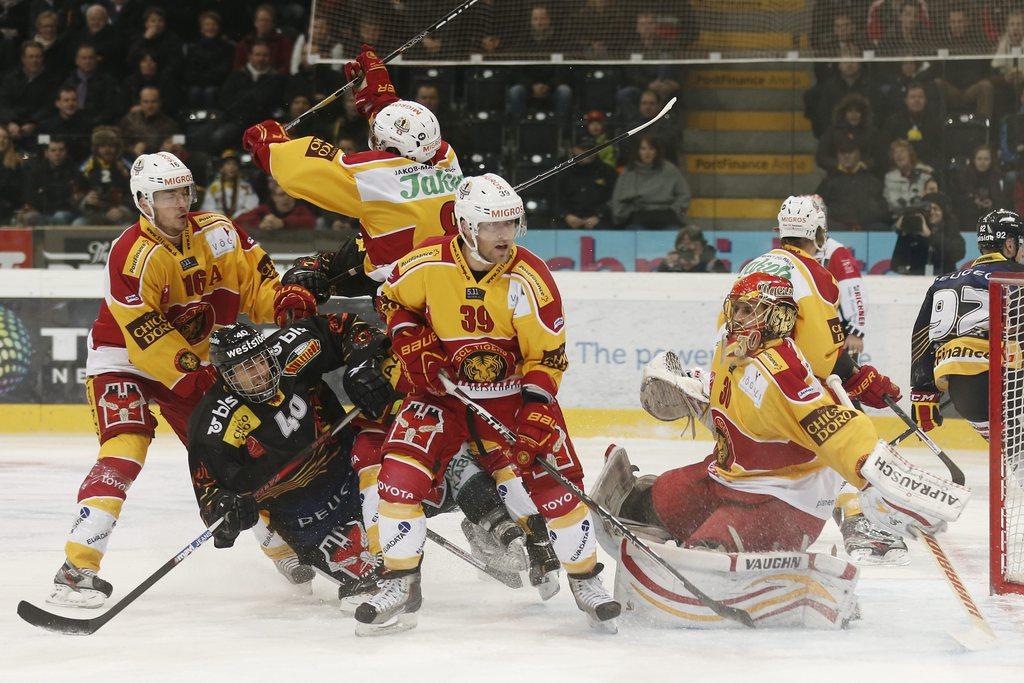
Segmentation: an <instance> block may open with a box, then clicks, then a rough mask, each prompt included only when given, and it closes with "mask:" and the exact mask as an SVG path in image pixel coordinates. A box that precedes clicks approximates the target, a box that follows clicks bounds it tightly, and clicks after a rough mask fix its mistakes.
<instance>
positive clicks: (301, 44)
mask: <svg viewBox="0 0 1024 683" xmlns="http://www.w3.org/2000/svg"><path fill="white" fill-rule="evenodd" d="M309 28H310V31H309V32H308V33H302V34H300V35H299V37H298V38H296V39H295V43H294V44H293V45H292V58H291V62H290V65H289V67H288V73H290V74H292V75H293V76H294V75H295V74H297V73H299V72H300V71H305V70H307V69H315V68H316V67H317V66H321V65H319V64H310V63H309V53H310V51H312V53H313V54H314V55H317V56H319V57H326V58H330V59H332V60H334V61H335V62H337V63H335V64H333V65H330V66H328V68H330V69H332V70H334V71H341V69H342V64H341V62H343V61H344V59H345V57H346V56H350V55H353V54H356V53H358V51H359V48H358V46H357V45H356V44H355V41H354V40H351V41H349V42H350V46H348V47H346V45H345V43H344V42H343V41H342V40H340V39H338V38H339V36H334V38H335V40H334V41H332V40H331V38H332V35H331V31H330V29H329V27H328V26H327V19H326V18H324V17H322V16H314V17H313V19H312V20H311V21H310V26H309ZM350 36H351V32H349V34H348V37H350ZM424 40H427V38H424ZM310 43H312V44H310ZM322 66H327V65H322Z"/></svg>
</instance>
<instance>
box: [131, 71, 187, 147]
mask: <svg viewBox="0 0 1024 683" xmlns="http://www.w3.org/2000/svg"><path fill="white" fill-rule="evenodd" d="M161 106H162V100H161V97H160V89H159V88H156V87H153V86H147V87H145V88H143V89H142V90H141V91H140V92H139V101H138V104H137V105H136V106H135V107H132V110H131V111H130V112H128V113H127V114H126V115H125V117H124V118H123V119H121V124H120V127H121V136H122V138H123V139H124V141H125V144H127V145H128V147H129V148H130V149H131V151H132V155H133V156H139V155H140V154H152V153H153V152H158V151H160V145H161V144H163V141H164V139H165V138H166V137H168V136H169V135H174V134H175V133H179V132H181V128H180V127H179V126H178V124H177V123H176V122H175V121H174V119H172V118H171V117H170V116H168V115H167V114H165V113H163V111H161Z"/></svg>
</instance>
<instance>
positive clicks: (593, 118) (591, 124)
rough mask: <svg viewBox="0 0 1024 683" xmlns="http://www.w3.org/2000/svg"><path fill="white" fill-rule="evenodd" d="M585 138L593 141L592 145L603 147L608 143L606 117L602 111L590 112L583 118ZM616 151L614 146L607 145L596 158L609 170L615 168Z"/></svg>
mask: <svg viewBox="0 0 1024 683" xmlns="http://www.w3.org/2000/svg"><path fill="white" fill-rule="evenodd" d="M583 125H584V132H585V134H586V135H585V137H589V138H591V139H593V141H594V144H596V145H603V144H604V143H606V142H608V140H609V135H608V117H607V116H605V115H604V112H603V111H600V110H598V109H594V110H591V111H589V112H587V114H586V115H585V116H584V117H583ZM617 155H618V151H617V150H616V149H615V145H609V146H607V147H605V148H604V149H602V150H601V151H600V152H598V153H597V158H598V159H600V160H601V162H602V163H604V164H607V165H608V167H609V168H615V164H616V159H617Z"/></svg>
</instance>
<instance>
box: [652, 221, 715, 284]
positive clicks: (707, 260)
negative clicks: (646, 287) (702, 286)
mask: <svg viewBox="0 0 1024 683" xmlns="http://www.w3.org/2000/svg"><path fill="white" fill-rule="evenodd" d="M654 270H655V271H656V272H658V273H728V272H729V267H728V266H727V265H726V264H725V263H723V262H722V261H719V260H718V258H717V252H716V251H715V248H714V247H713V246H711V245H710V244H709V243H708V241H707V239H706V238H705V237H704V232H703V231H702V230H701V229H700V228H699V227H697V226H696V225H684V226H683V227H682V228H681V229H680V230H679V234H677V235H676V242H675V248H674V249H673V250H672V251H670V252H669V253H668V254H667V255H666V256H665V258H664V260H663V261H662V262H661V263H659V264H658V267H657V268H655V269H654Z"/></svg>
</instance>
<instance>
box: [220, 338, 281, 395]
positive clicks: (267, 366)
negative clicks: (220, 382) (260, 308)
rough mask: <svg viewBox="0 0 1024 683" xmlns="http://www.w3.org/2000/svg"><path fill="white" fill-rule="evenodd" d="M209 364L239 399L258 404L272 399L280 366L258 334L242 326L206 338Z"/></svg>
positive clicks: (277, 381)
mask: <svg viewBox="0 0 1024 683" xmlns="http://www.w3.org/2000/svg"><path fill="white" fill-rule="evenodd" d="M210 362H211V363H213V365H214V367H215V368H217V371H218V372H220V375H221V377H223V378H224V381H225V382H227V384H228V386H229V387H231V389H232V391H234V392H235V393H236V394H238V395H239V396H242V397H244V398H248V399H251V400H253V401H256V402H257V403H262V402H264V401H267V400H269V399H271V398H273V397H274V394H276V393H277V385H278V384H279V383H280V381H281V364H280V363H279V362H278V360H277V355H276V354H275V353H274V351H273V349H272V348H271V347H270V344H268V343H267V340H266V339H265V338H264V337H263V335H262V334H261V333H260V331H259V330H257V329H256V328H254V327H252V326H250V325H246V324H245V323H234V324H233V325H228V326H226V327H222V328H220V329H219V330H217V331H215V332H214V333H213V334H211V335H210Z"/></svg>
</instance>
